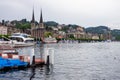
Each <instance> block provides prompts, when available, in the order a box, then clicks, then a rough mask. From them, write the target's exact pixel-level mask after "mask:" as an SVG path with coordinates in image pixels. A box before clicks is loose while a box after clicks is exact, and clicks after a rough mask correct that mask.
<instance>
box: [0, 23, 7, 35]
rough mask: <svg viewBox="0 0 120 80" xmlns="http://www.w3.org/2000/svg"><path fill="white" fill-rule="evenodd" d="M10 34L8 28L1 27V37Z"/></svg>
mask: <svg viewBox="0 0 120 80" xmlns="http://www.w3.org/2000/svg"><path fill="white" fill-rule="evenodd" d="M7 34H8V27H6V26H3V25H0V35H7Z"/></svg>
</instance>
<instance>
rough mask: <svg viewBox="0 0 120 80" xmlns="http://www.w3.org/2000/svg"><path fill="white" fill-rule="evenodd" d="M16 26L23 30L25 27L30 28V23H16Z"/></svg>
mask: <svg viewBox="0 0 120 80" xmlns="http://www.w3.org/2000/svg"><path fill="white" fill-rule="evenodd" d="M16 27H17V28H18V29H21V30H22V31H23V32H24V31H25V30H26V29H30V27H31V26H30V23H16Z"/></svg>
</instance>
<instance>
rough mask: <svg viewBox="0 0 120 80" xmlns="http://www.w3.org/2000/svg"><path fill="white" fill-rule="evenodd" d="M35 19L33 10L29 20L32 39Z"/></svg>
mask: <svg viewBox="0 0 120 80" xmlns="http://www.w3.org/2000/svg"><path fill="white" fill-rule="evenodd" d="M34 29H35V17H34V8H33V12H32V20H31V36H32V37H34V36H35V31H34Z"/></svg>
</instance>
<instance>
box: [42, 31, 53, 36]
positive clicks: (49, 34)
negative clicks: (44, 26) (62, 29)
mask: <svg viewBox="0 0 120 80" xmlns="http://www.w3.org/2000/svg"><path fill="white" fill-rule="evenodd" d="M44 36H45V37H49V36H53V33H51V32H45V33H44Z"/></svg>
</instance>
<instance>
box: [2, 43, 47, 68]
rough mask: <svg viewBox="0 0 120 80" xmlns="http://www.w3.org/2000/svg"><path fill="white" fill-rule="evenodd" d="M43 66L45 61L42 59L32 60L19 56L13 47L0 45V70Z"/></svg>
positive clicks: (29, 57)
mask: <svg viewBox="0 0 120 80" xmlns="http://www.w3.org/2000/svg"><path fill="white" fill-rule="evenodd" d="M33 56H34V55H33ZM33 62H34V63H33ZM44 64H45V61H44V60H43V59H40V58H35V57H34V59H33V57H32V56H26V55H19V54H18V52H16V50H15V49H14V48H13V47H11V46H9V45H0V70H1V69H4V68H5V67H9V68H14V67H19V66H22V67H30V66H33V65H34V66H38V65H44Z"/></svg>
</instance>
